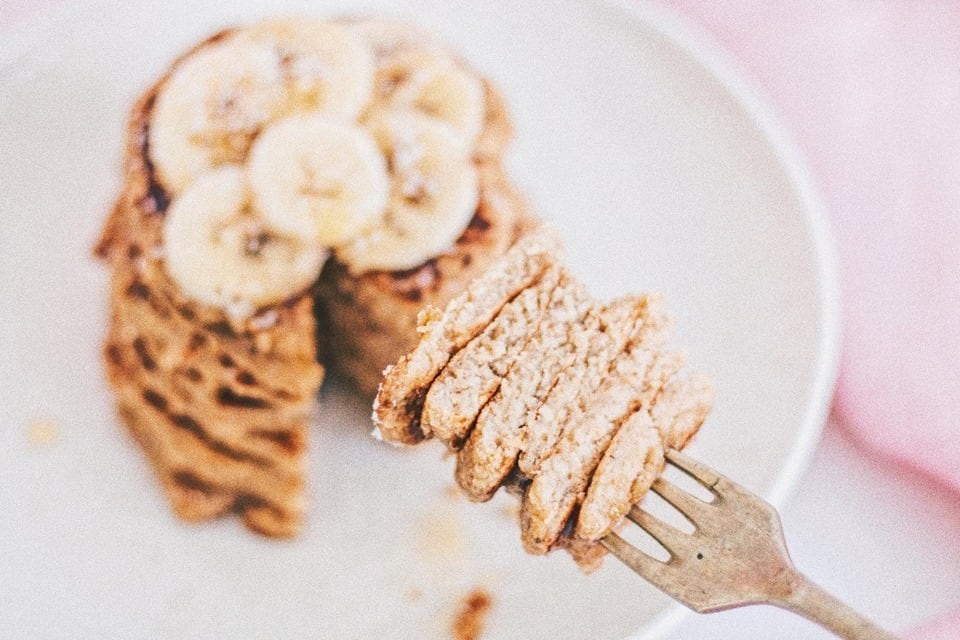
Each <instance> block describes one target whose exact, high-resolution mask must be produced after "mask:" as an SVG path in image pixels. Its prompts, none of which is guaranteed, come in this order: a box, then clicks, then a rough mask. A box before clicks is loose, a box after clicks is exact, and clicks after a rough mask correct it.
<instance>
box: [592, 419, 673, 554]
mask: <svg viewBox="0 0 960 640" xmlns="http://www.w3.org/2000/svg"><path fill="white" fill-rule="evenodd" d="M663 466H664V458H663V443H662V442H661V440H660V432H659V431H657V429H656V428H654V426H653V420H652V419H651V418H650V413H649V411H647V410H646V409H639V410H638V411H637V412H635V413H634V414H633V415H631V416H630V417H629V418H627V419H626V420H625V421H624V423H623V424H622V425H621V426H620V428H619V429H618V430H617V433H616V435H615V436H613V440H611V441H610V446H609V447H607V450H606V451H605V452H604V453H603V458H602V459H601V460H600V464H598V465H597V469H596V471H594V472H593V477H592V478H591V479H590V486H589V487H588V489H587V495H586V497H585V498H584V499H583V503H582V504H581V505H580V511H579V512H578V514H577V526H576V529H575V531H574V535H575V536H576V537H578V538H580V539H582V540H590V541H595V540H599V539H600V538H602V537H603V536H605V535H607V534H608V533H610V531H611V530H612V529H613V527H614V525H615V524H616V523H618V522H619V521H620V519H621V518H623V516H625V515H626V514H627V512H628V511H629V510H630V507H631V506H632V505H633V504H635V503H637V502H639V501H640V499H641V498H642V497H643V495H644V494H645V493H646V491H647V489H649V488H650V485H651V484H653V481H654V480H655V479H656V478H657V477H659V475H660V473H661V472H662V471H663Z"/></svg>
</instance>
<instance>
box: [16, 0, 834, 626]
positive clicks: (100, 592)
mask: <svg viewBox="0 0 960 640" xmlns="http://www.w3.org/2000/svg"><path fill="white" fill-rule="evenodd" d="M158 7H159V5H157V4H156V3H155V2H152V0H132V1H129V2H124V3H115V2H108V1H106V0H104V1H85V2H78V3H74V4H71V5H68V6H67V7H65V8H63V9H61V10H58V11H54V12H50V13H47V14H45V15H44V16H43V17H42V18H41V19H39V20H37V21H35V22H34V24H33V25H31V26H30V28H28V29H26V30H24V31H21V32H20V33H19V34H16V35H14V36H9V35H4V38H5V41H4V42H3V43H2V46H0V149H2V150H3V155H2V159H0V223H2V226H0V228H2V240H0V293H2V295H0V300H2V302H0V389H3V392H2V393H3V398H2V402H0V425H2V430H0V514H2V515H0V626H2V628H3V629H4V630H5V631H4V632H5V633H10V632H15V633H14V634H13V635H15V636H17V637H30V638H62V637H123V638H134V637H145V638H161V637H162V638H184V637H206V638H210V637H270V638H304V637H315V638H320V637H322V638H360V637H364V638H367V637H391V638H392V637H398V638H400V637H402V638H422V637H444V636H445V635H446V634H447V629H448V627H449V624H450V617H451V615H452V612H453V609H454V607H455V605H456V603H457V601H458V600H459V598H460V597H461V596H462V595H463V594H464V593H465V592H466V591H467V590H469V589H470V588H471V587H473V586H475V585H482V586H484V587H486V588H487V589H488V590H489V591H490V592H491V593H492V595H493V597H494V599H495V604H494V607H493V610H492V613H491V614H490V616H489V620H488V622H489V625H488V631H489V633H488V634H487V635H486V636H485V637H488V638H555V639H557V640H560V639H564V638H619V637H624V636H628V635H630V634H634V633H636V634H637V636H636V637H644V638H652V637H655V636H660V635H662V634H663V633H665V632H666V630H667V629H668V628H669V627H670V626H671V625H672V624H673V623H674V622H676V620H677V619H678V616H679V615H682V609H680V608H678V607H677V606H675V605H672V604H671V603H670V602H669V601H668V599H667V598H665V597H664V596H661V595H659V594H658V593H657V592H656V591H655V590H654V589H652V588H651V587H649V586H647V585H646V584H645V583H644V582H643V581H642V580H640V579H639V578H637V577H636V576H634V575H632V574H631V573H630V572H629V571H627V570H626V569H625V568H623V567H621V566H619V565H618V564H617V562H616V561H613V560H608V561H607V563H606V566H605V567H604V568H603V569H602V570H601V571H599V572H597V573H596V574H594V575H592V576H589V577H586V576H583V575H581V574H580V573H579V572H578V570H577V569H576V568H575V566H574V565H573V563H572V562H571V561H570V560H569V559H568V558H567V557H566V556H565V555H563V554H556V555H555V556H551V557H549V558H546V559H544V558H533V557H529V556H525V555H524V554H523V553H522V552H521V550H520V545H519V542H518V532H517V528H516V525H515V523H513V522H512V521H511V517H510V516H509V505H510V501H509V499H507V498H504V497H499V498H497V499H495V500H494V502H493V503H492V504H487V505H471V504H468V503H466V502H464V501H463V500H460V499H456V498H454V497H451V495H450V493H449V491H448V490H447V488H448V487H449V486H450V485H451V468H450V464H451V461H450V460H443V459H442V455H441V447H440V446H439V445H435V444H434V445H427V446H423V447H421V448H417V449H415V450H410V451H403V452H401V451H397V450H394V449H392V448H389V447H386V446H383V445H379V444H378V443H376V442H374V441H373V440H371V439H370V438H368V437H367V432H368V431H369V424H368V422H367V414H368V408H367V407H364V406H362V405H361V404H360V403H358V402H357V401H355V400H353V399H352V398H351V397H350V396H349V395H348V394H345V393H343V392H341V391H339V390H337V389H335V388H330V387H328V388H327V389H325V391H324V392H323V394H322V395H323V397H322V399H321V402H322V415H321V417H320V418H319V420H318V422H317V424H316V427H315V429H314V433H313V436H314V441H313V447H312V451H311V462H312V471H311V474H310V481H311V490H310V503H311V517H310V521H309V525H308V527H307V530H306V533H305V535H304V536H303V537H302V538H301V539H299V540H297V541H295V542H274V541H269V540H264V539H261V538H258V537H255V536H253V535H251V534H248V533H247V532H246V531H244V530H243V529H241V528H240V527H238V526H237V524H236V523H235V522H233V521H230V520H226V521H221V522H217V523H214V524H210V525H205V526H187V525H184V524H181V523H179V522H177V521H176V520H174V518H173V517H172V516H171V515H170V512H169V511H168V509H167V508H166V505H165V503H164V500H163V498H162V496H161V494H160V491H159V489H158V487H157V484H156V483H155V482H154V478H153V476H152V475H151V472H150V470H149V469H148V468H147V465H146V463H145V462H144V459H143V457H142V456H141V455H140V453H139V451H138V450H137V448H136V447H135V446H134V445H133V443H132V442H131V441H130V439H129V438H128V437H127V436H126V435H125V434H124V432H123V431H122V430H121V428H120V427H119V425H118V424H117V421H116V420H115V418H114V415H113V409H112V398H111V395H110V393H109V391H108V389H107V388H106V385H105V384H104V382H103V377H102V373H101V369H100V363H99V348H100V339H101V336H102V335H103V332H104V326H105V291H106V282H107V272H106V269H105V268H104V267H103V266H102V265H100V264H97V263H95V262H94V261H93V259H92V258H91V255H90V248H91V246H92V245H93V243H94V240H95V238H96V236H97V232H98V229H99V226H100V224H101V222H102V221H103V219H104V216H105V214H106V210H107V207H108V206H109V204H110V201H111V198H112V196H113V194H114V193H115V192H116V190H117V187H118V181H119V173H118V168H119V167H118V165H119V159H120V149H121V139H122V133H123V123H124V119H125V116H126V111H127V109H128V107H129V105H130V104H131V102H132V100H133V99H134V97H135V96H136V95H137V94H138V92H140V91H141V90H142V89H143V88H145V87H146V86H147V85H148V84H149V83H150V82H151V80H152V79H153V78H154V77H155V76H156V75H157V74H158V73H159V72H160V71H161V70H162V69H163V68H164V67H165V66H166V65H167V64H168V63H169V61H170V60H171V58H172V57H173V56H174V55H175V54H176V53H177V52H179V51H181V50H182V49H184V48H185V47H186V46H188V45H189V44H190V43H192V42H193V41H195V40H196V39H198V38H200V37H202V36H203V35H205V34H207V33H209V32H210V31H211V30H213V29H215V28H217V27H220V26H223V25H229V24H234V23H237V22H243V21H246V20H249V19H252V18H253V17H255V16H258V15H261V14H264V13H265V12H267V11H271V12H280V13H289V12H299V13H317V12H322V13H323V14H326V15H342V14H358V13H371V12H373V13H384V12H389V13H396V14H400V15H404V16H408V17H409V18H411V19H413V20H415V21H417V22H420V23H422V24H424V25H425V26H427V27H429V28H431V29H433V30H435V31H437V32H439V33H441V34H442V35H443V36H445V37H446V38H447V40H448V41H449V42H450V43H452V44H454V46H455V47H456V48H458V49H460V50H461V51H462V52H463V53H464V54H465V55H466V57H467V58H468V59H469V60H471V61H472V62H473V63H474V64H475V65H476V66H477V67H478V68H479V69H481V70H482V71H483V72H485V73H486V74H488V75H489V76H490V77H491V78H493V79H494V80H495V81H496V82H497V83H498V84H499V85H500V86H501V88H502V90H503V92H504V94H505V95H506V97H507V99H508V101H509V104H510V108H511V112H512V114H513V116H514V118H515V120H516V130H517V139H516V144H515V145H514V147H513V156H512V158H511V164H512V169H513V174H514V175H515V176H516V179H517V181H518V182H519V184H520V185H521V186H522V188H523V190H524V191H525V192H526V194H527V195H528V196H529V199H530V200H531V202H532V203H533V205H534V206H535V208H536V210H537V211H538V212H539V213H540V214H542V215H543V217H545V218H547V219H548V220H550V221H552V222H553V223H554V224H555V226H556V227H558V228H559V229H560V230H561V232H562V234H563V236H564V237H565V238H566V240H567V242H568V245H569V249H570V251H569V263H570V265H571V266H572V267H573V268H574V269H575V271H576V272H577V273H579V274H580V275H582V276H583V277H584V278H585V279H586V280H587V281H588V282H589V283H590V285H591V286H592V287H593V289H594V290H595V291H596V292H597V293H598V294H601V295H604V296H611V295H614V294H619V293H624V292H627V291H635V290H641V289H656V290H660V291H663V292H665V293H666V294H667V297H668V302H669V307H670V309H671V310H672V312H673V315H674V316H675V318H676V320H677V323H676V324H677V326H678V328H679V334H680V335H679V341H680V343H681V344H683V345H684V346H685V347H686V348H687V351H688V353H689V354H690V359H691V361H692V364H693V365H695V366H696V367H697V368H699V369H700V370H703V371H707V372H711V373H712V374H714V375H715V376H716V380H717V383H718V387H719V400H718V402H717V406H716V410H715V412H714V414H713V415H712V417H711V418H710V420H709V421H708V423H707V424H706V426H705V427H704V428H703V431H702V434H701V436H700V437H699V439H698V440H697V441H696V443H695V452H696V454H697V455H698V456H700V457H701V458H703V459H704V460H706V461H708V462H709V463H711V464H713V465H715V466H717V467H719V468H721V469H723V470H726V471H727V472H729V473H731V474H732V475H734V476H735V477H736V478H738V479H740V480H741V481H743V482H744V483H745V484H747V485H748V486H750V487H752V488H754V489H756V490H759V491H760V492H762V493H763V494H765V495H767V496H768V497H770V498H771V499H773V500H774V502H779V501H781V500H782V499H783V498H784V497H785V495H786V494H787V493H788V491H789V489H790V487H791V486H792V485H793V483H794V481H795V480H796V479H797V476H798V474H799V472H800V470H801V468H802V467H803V465H804V463H805V460H806V457H807V454H808V453H809V452H810V450H811V448H812V446H813V444H814V442H815V440H816V437H817V434H818V432H819V427H820V424H821V421H822V418H823V414H824V411H825V407H826V404H827V401H828V399H829V394H830V390H831V388H832V382H833V375H834V368H835V356H836V349H835V347H836V328H837V316H836V312H837V307H836V298H835V288H834V280H833V273H832V266H831V263H830V260H829V254H828V252H827V251H826V250H825V244H826V243H825V231H824V227H823V223H822V220H821V217H820V212H819V209H818V207H817V205H816V200H815V198H814V197H813V196H812V194H811V190H810V188H809V186H808V185H807V181H806V177H805V173H804V171H803V170H802V169H801V165H800V164H799V163H798V162H797V160H796V159H795V158H794V155H793V153H792V152H791V151H790V148H789V146H788V145H786V144H785V143H784V142H783V138H782V136H781V134H780V133H779V129H778V128H777V127H775V126H773V125H772V124H771V120H770V119H769V117H768V116H766V115H764V114H765V111H764V110H763V109H762V108H761V107H760V106H759V105H758V102H757V100H756V99H755V98H754V97H753V94H752V93H750V92H749V91H748V90H747V89H745V88H744V85H743V84H742V83H741V82H740V81H739V80H738V79H737V76H736V75H735V74H734V73H732V72H731V71H730V70H729V68H728V66H727V65H725V64H723V63H722V62H720V61H718V58H717V56H716V55H715V54H713V53H709V52H707V53H704V52H705V51H708V50H707V49H705V48H704V47H703V46H702V45H696V46H695V45H694V42H696V41H698V39H696V38H694V39H691V38H690V37H689V36H688V35H687V34H688V33H689V32H688V31H687V30H685V29H683V28H680V27H678V26H676V24H675V23H674V22H673V21H672V20H670V19H668V18H666V17H664V16H663V15H661V14H658V13H652V12H650V11H648V10H645V9H641V8H639V7H637V6H635V5H634V4H633V3H632V2H629V0H624V2H623V4H622V5H621V4H617V3H604V2H599V1H591V2H588V1H574V0H564V1H562V2H557V1H556V0H540V1H537V2H524V3H515V2H512V1H510V0H496V1H489V0H488V1H487V2H483V3H469V4H463V3H450V2H446V0H429V1H428V0H424V1H422V2H413V1H410V2H404V1H393V2H372V1H371V2H364V1H362V0H358V1H354V2H347V1H343V2H327V3H324V4H323V5H322V6H318V4H317V3H315V2H311V1H307V0H304V1H302V2H297V1H290V2H271V3H269V4H268V3H257V2H249V1H246V2H205V3H197V2H194V1H192V0H191V1H183V2H171V3H164V8H163V9H162V10H161V9H159V8H158ZM41 419H42V420H49V421H52V422H53V423H55V425H57V435H56V437H55V438H54V440H53V441H52V442H51V443H49V444H46V445H42V444H38V442H37V441H36V438H35V437H34V438H31V437H30V435H29V433H30V429H29V427H28V425H30V424H31V423H33V422H34V421H36V420H41ZM34 436H36V434H34Z"/></svg>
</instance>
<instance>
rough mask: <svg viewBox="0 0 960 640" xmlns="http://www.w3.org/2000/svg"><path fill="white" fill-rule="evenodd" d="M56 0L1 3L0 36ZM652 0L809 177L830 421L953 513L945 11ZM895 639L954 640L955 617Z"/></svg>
mask: <svg viewBox="0 0 960 640" xmlns="http://www.w3.org/2000/svg"><path fill="white" fill-rule="evenodd" d="M58 1H59V0H4V2H3V3H2V5H0V29H2V28H5V27H9V26H10V25H12V24H14V23H17V22H19V21H21V20H22V19H23V18H24V17H25V16H26V15H27V14H28V13H32V12H33V11H35V10H37V9H39V8H41V7H43V6H47V5H52V4H56V3H57V2H58ZM661 2H663V3H664V4H665V5H666V6H668V7H670V8H673V9H674V10H677V11H678V12H679V13H681V14H683V15H686V16H687V17H688V18H690V19H691V20H692V21H694V22H696V23H699V24H700V25H701V26H703V27H705V28H706V29H707V31H708V32H710V33H712V34H713V36H714V37H715V38H716V39H717V40H718V41H719V42H720V43H721V45H723V46H724V47H725V48H726V49H728V50H729V52H730V53H732V54H733V56H734V58H735V59H737V60H738V61H739V62H740V63H741V65H742V66H743V67H745V68H746V70H747V72H748V74H749V75H750V76H751V77H752V80H753V81H754V82H755V83H756V84H758V85H759V87H760V88H761V89H762V90H763V91H764V92H765V93H766V94H767V96H768V97H769V98H770V99H771V100H772V102H773V106H774V107H776V108H777V110H778V111H779V113H780V114H781V116H782V117H783V118H784V120H785V121H786V123H787V125H788V127H789V128H790V129H791V130H792V132H793V134H794V136H795V137H796V139H797V140H798V142H799V144H800V147H801V149H802V150H803V152H804V153H805V155H806V156H807V157H808V159H809V160H810V161H811V163H812V165H813V168H814V171H815V173H816V175H817V176H818V178H819V181H820V184H821V187H822V189H823V191H824V195H825V197H826V199H827V205H828V208H829V209H830V211H831V213H832V214H833V222H834V229H835V232H836V236H837V248H838V254H839V262H840V270H841V286H842V289H843V295H844V335H843V340H844V347H843V349H844V351H843V360H842V365H841V372H840V382H839V386H838V389H837V396H836V402H835V407H834V410H835V414H836V415H837V416H838V417H839V418H840V420H841V421H842V423H843V424H844V425H845V427H846V428H847V429H848V430H849V431H850V432H851V433H852V434H853V435H855V436H856V437H857V438H858V439H859V440H860V441H861V442H862V443H863V444H864V446H867V447H870V448H872V449H874V450H876V451H878V452H880V453H882V454H883V455H885V456H887V457H889V458H890V459H892V460H896V461H898V462H900V463H902V464H904V465H907V466H909V467H911V468H914V469H917V470H920V471H921V472H923V473H926V474H928V475H929V476H930V477H932V478H935V479H936V480H937V481H939V482H941V483H943V484H944V485H946V486H948V487H952V488H953V489H954V490H956V491H957V492H958V503H960V118H958V113H960V5H956V4H955V3H952V2H945V1H942V0H941V1H934V0H912V1H911V0H888V1H887V2H869V3H864V2H861V1H859V0H837V1H836V2H830V3H823V2H805V1H803V0H785V1H781V2H769V3H768V2H757V1H756V0H717V1H716V2H698V1H696V0H661ZM911 638H913V639H915V640H921V639H923V640H946V639H947V638H960V611H958V612H956V613H953V614H951V615H948V616H946V617H944V618H943V619H942V620H940V621H937V622H934V623H931V624H929V625H927V626H924V627H923V628H921V629H919V630H917V631H916V632H915V634H914V635H912V636H911Z"/></svg>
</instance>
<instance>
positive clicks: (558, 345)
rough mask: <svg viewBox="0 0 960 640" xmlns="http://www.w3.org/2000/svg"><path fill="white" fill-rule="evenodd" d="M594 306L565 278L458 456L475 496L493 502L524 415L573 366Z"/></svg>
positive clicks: (515, 451) (463, 480) (460, 479)
mask: <svg viewBox="0 0 960 640" xmlns="http://www.w3.org/2000/svg"><path fill="white" fill-rule="evenodd" d="M593 304H594V303H593V299H592V298H591V297H590V295H589V294H588V293H587V291H586V289H585V288H584V287H583V285H582V284H581V283H580V282H578V281H576V280H574V279H572V278H570V277H569V276H566V275H565V276H564V277H563V279H562V280H561V282H560V284H559V285H558V287H557V295H554V298H553V300H552V302H551V306H550V307H549V308H548V309H547V310H546V313H545V314H544V316H543V318H542V320H541V323H540V326H539V327H538V331H537V332H536V334H535V335H534V336H533V338H532V339H531V340H530V341H529V342H528V343H527V345H526V347H525V348H524V349H523V352H522V353H521V354H520V355H519V357H518V358H517V360H516V362H514V365H513V366H512V367H511V369H510V370H509V371H508V372H507V375H506V376H505V377H504V379H503V381H502V382H501V383H500V388H499V389H498V390H497V393H496V394H495V395H494V396H493V398H491V399H490V401H489V402H488V403H487V404H486V406H484V407H483V409H482V410H481V411H480V415H479V416H478V417H477V422H476V426H475V427H474V429H473V432H471V434H470V437H469V438H468V439H467V442H466V443H465V444H464V446H463V448H462V449H461V450H460V452H459V453H458V455H457V470H456V479H457V483H458V484H459V485H460V487H461V488H462V489H463V490H464V491H465V492H466V493H467V495H468V497H469V498H470V499H471V500H475V501H478V502H483V501H486V500H489V499H490V497H491V496H493V494H494V492H495V491H496V490H497V488H498V487H499V486H500V484H501V482H503V480H504V478H506V477H507V474H508V473H510V470H511V469H512V468H513V466H514V464H515V463H516V460H517V456H518V455H519V453H520V446H521V443H522V434H523V430H524V428H525V426H526V417H527V415H528V414H529V413H530V412H531V411H533V410H535V409H536V408H537V407H538V406H539V405H540V404H541V403H542V402H543V401H544V399H545V398H546V397H547V394H548V392H549V391H550V389H551V388H553V385H554V383H555V382H556V380H557V377H558V376H559V375H560V372H561V371H562V370H564V369H565V368H567V367H569V366H570V364H571V362H572V360H573V357H574V339H573V338H572V337H571V333H573V332H575V331H588V330H590V329H589V324H588V323H586V322H585V320H586V317H587V314H588V312H589V310H590V309H591V308H592V307H593ZM593 317H596V316H595V315H594V316H593Z"/></svg>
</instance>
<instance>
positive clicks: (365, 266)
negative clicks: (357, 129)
mask: <svg viewBox="0 0 960 640" xmlns="http://www.w3.org/2000/svg"><path fill="white" fill-rule="evenodd" d="M368 126H369V127H370V130H371V132H372V133H373V136H374V138H376V140H377V143H378V144H379V145H380V148H381V149H382V151H383V153H384V154H385V155H386V157H387V162H388V165H389V167H390V177H391V186H390V197H389V202H388V203H387V208H386V213H385V215H384V218H383V221H382V223H381V224H379V225H376V226H375V227H372V228H371V229H369V230H368V231H366V232H364V233H363V234H362V235H361V236H359V237H358V238H357V239H356V240H354V241H353V242H351V243H349V244H347V245H345V246H343V247H341V248H339V249H338V250H337V255H338V257H339V258H340V259H341V260H343V261H344V262H345V263H346V264H347V265H348V266H349V267H350V269H351V270H352V271H353V272H355V273H362V272H365V271H371V270H380V269H382V270H395V269H411V268H413V267H416V266H419V265H420V264H423V263H424V262H425V261H427V260H428V259H430V258H432V257H434V256H437V255H439V254H441V253H444V252H446V251H448V250H449V249H450V248H451V247H452V246H453V244H454V242H455V241H456V239H457V238H458V237H460V235H461V234H462V233H463V230H464V229H465V228H466V226H467V225H468V224H469V222H470V220H471V218H472V217H473V215H474V213H475V211H476V209H477V203H478V199H479V196H478V182H477V173H476V170H475V168H474V166H473V164H472V163H471V161H470V158H469V156H468V154H467V152H466V150H465V149H464V147H463V144H462V142H461V140H460V139H459V137H458V136H457V135H456V133H455V132H454V131H453V130H452V128H451V127H449V126H448V125H446V124H445V123H443V122H441V121H438V120H435V119H432V118H428V117H426V116H423V115H421V114H418V113H413V112H381V113H379V114H377V115H376V116H374V117H373V118H372V120H371V121H370V122H369V123H368Z"/></svg>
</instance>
